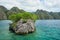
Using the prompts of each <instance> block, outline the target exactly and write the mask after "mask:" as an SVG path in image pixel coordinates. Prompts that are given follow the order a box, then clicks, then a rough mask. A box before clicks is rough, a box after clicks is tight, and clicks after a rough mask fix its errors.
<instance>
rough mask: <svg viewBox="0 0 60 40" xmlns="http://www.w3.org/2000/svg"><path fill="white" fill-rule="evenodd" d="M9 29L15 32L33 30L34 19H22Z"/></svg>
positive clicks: (21, 32)
mask: <svg viewBox="0 0 60 40" xmlns="http://www.w3.org/2000/svg"><path fill="white" fill-rule="evenodd" d="M10 29H13V31H15V33H16V34H28V33H31V32H34V31H35V26H34V21H33V20H30V19H28V20H27V22H24V21H23V19H21V20H20V21H18V22H17V24H16V27H14V28H12V27H10Z"/></svg>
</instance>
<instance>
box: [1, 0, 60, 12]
mask: <svg viewBox="0 0 60 40" xmlns="http://www.w3.org/2000/svg"><path fill="white" fill-rule="evenodd" d="M0 5H3V6H5V7H7V8H8V9H10V8H12V7H13V6H17V7H19V8H20V9H24V10H26V11H36V10H37V9H43V10H47V11H60V0H0Z"/></svg>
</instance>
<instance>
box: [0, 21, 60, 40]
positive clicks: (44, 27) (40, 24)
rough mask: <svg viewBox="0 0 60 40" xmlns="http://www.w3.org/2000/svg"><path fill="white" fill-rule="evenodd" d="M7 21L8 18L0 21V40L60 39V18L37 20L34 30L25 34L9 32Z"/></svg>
mask: <svg viewBox="0 0 60 40" xmlns="http://www.w3.org/2000/svg"><path fill="white" fill-rule="evenodd" d="M9 23H11V21H9V20H1V21H0V40H60V20H37V21H36V22H35V26H36V31H35V32H34V33H31V34H27V35H16V34H14V33H11V32H10V31H9Z"/></svg>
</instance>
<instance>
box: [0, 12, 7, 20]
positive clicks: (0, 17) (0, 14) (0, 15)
mask: <svg viewBox="0 0 60 40" xmlns="http://www.w3.org/2000/svg"><path fill="white" fill-rule="evenodd" d="M6 19H7V16H6V14H5V13H4V12H0V20H6Z"/></svg>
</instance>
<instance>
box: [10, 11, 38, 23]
mask: <svg viewBox="0 0 60 40" xmlns="http://www.w3.org/2000/svg"><path fill="white" fill-rule="evenodd" d="M37 18H38V17H37V15H36V14H33V13H29V12H23V13H17V14H12V15H9V19H10V20H12V21H14V22H16V21H18V20H20V19H24V21H25V20H27V19H32V20H34V21H35V20H36V19H37Z"/></svg>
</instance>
